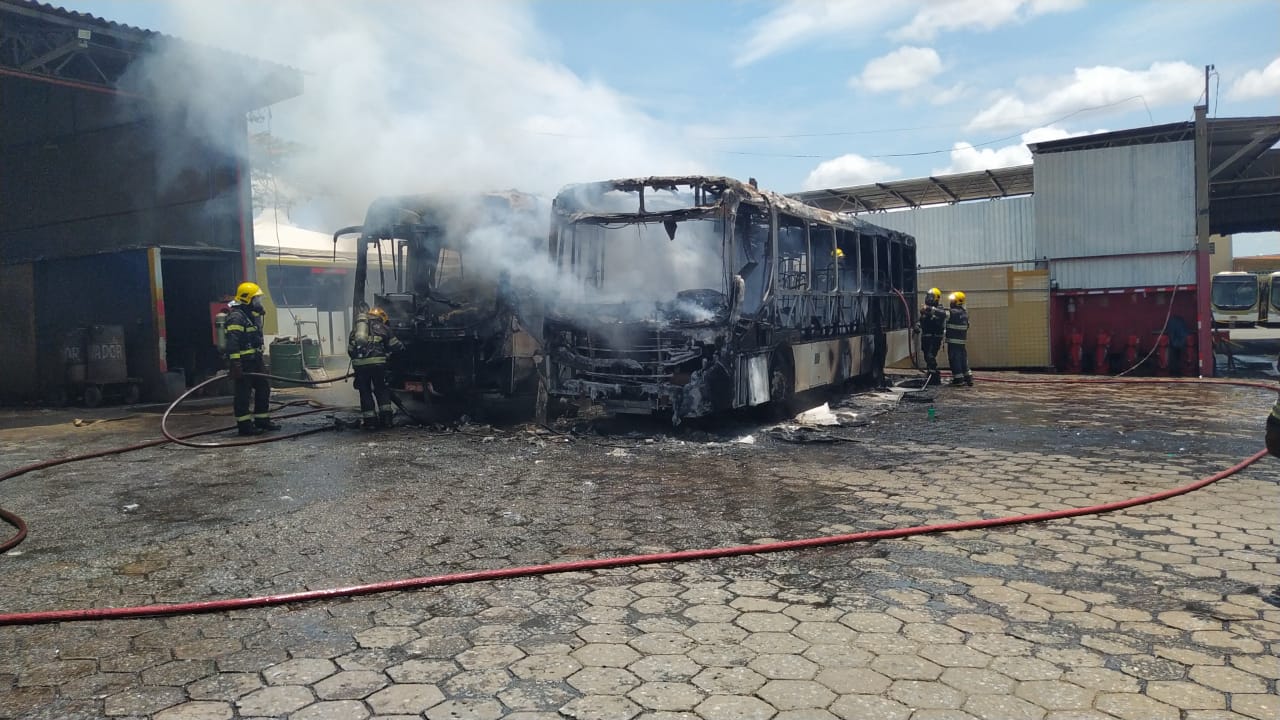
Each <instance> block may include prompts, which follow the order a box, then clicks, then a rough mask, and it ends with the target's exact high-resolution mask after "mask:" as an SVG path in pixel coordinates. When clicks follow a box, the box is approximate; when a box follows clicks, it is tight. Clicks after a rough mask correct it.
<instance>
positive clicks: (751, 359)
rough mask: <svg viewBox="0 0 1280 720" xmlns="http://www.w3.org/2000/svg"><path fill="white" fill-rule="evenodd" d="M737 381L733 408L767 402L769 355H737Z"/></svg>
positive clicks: (764, 353) (763, 353) (765, 353)
mask: <svg viewBox="0 0 1280 720" xmlns="http://www.w3.org/2000/svg"><path fill="white" fill-rule="evenodd" d="M737 381H738V382H737V386H738V392H737V396H736V397H735V398H734V399H733V406H734V407H753V406H756V405H762V404H764V403H767V402H769V353H768V352H762V353H756V354H755V355H739V356H738V372H737Z"/></svg>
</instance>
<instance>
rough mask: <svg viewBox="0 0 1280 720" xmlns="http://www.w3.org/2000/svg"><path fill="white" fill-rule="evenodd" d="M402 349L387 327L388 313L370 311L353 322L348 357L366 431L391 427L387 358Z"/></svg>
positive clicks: (376, 310)
mask: <svg viewBox="0 0 1280 720" xmlns="http://www.w3.org/2000/svg"><path fill="white" fill-rule="evenodd" d="M403 349H404V343H402V342H400V339H399V338H397V337H396V336H395V335H393V334H392V333H391V328H390V327H388V326H387V311H386V310H383V309H382V308H377V307H376V308H373V309H372V310H370V311H369V312H367V313H365V314H364V315H361V316H359V317H357V318H356V324H355V327H354V328H353V329H352V331H351V337H350V338H348V340H347V353H348V354H349V355H350V356H351V365H352V367H354V368H355V373H356V390H358V391H360V417H361V419H362V421H363V424H364V427H365V429H366V430H375V429H377V428H378V427H379V425H381V426H382V427H391V421H392V419H393V418H394V417H395V413H396V410H395V407H394V406H393V405H392V404H391V389H390V388H389V387H387V358H388V357H389V356H390V355H391V354H392V353H395V352H399V351H400V350H403Z"/></svg>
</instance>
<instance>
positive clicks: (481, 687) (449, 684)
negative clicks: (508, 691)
mask: <svg viewBox="0 0 1280 720" xmlns="http://www.w3.org/2000/svg"><path fill="white" fill-rule="evenodd" d="M510 684H511V674H510V673H509V672H507V671H506V670H505V669H503V668H489V669H485V670H464V671H462V672H460V673H458V674H457V675H454V676H453V677H451V678H449V679H448V680H445V681H444V685H443V686H442V689H443V690H444V691H445V693H446V694H447V695H451V696H461V697H469V698H476V697H491V696H493V695H496V694H497V693H499V692H502V690H503V689H505V688H506V687H507V686H508V685H510Z"/></svg>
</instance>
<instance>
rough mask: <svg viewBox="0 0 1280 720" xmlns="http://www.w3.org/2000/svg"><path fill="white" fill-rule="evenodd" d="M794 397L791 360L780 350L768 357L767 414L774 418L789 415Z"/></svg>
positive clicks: (780, 418) (782, 417)
mask: <svg viewBox="0 0 1280 720" xmlns="http://www.w3.org/2000/svg"><path fill="white" fill-rule="evenodd" d="M794 398H795V379H794V377H793V373H792V371H791V362H790V361H789V360H788V359H787V356H786V355H785V354H783V353H782V352H781V351H779V352H775V353H774V354H773V357H771V358H769V414H770V416H771V417H772V418H773V419H775V420H783V419H786V418H788V417H790V416H791V410H792V405H793V400H794Z"/></svg>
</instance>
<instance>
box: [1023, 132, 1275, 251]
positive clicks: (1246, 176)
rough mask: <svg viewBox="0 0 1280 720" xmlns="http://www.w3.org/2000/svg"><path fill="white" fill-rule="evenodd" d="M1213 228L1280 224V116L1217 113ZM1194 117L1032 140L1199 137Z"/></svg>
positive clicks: (1123, 141)
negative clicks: (1174, 121) (1221, 115)
mask: <svg viewBox="0 0 1280 720" xmlns="http://www.w3.org/2000/svg"><path fill="white" fill-rule="evenodd" d="M1208 128H1209V231H1210V232H1212V233H1217V234H1220V235H1231V234H1235V233H1245V232H1266V231H1269V230H1280V149H1274V148H1273V146H1274V145H1276V143H1277V142H1280V116H1265V117H1241V118H1212V119H1210V120H1209V121H1208ZM1195 133H1196V127H1195V123H1194V122H1181V123H1171V124H1168V125H1154V126H1151V127H1145V128H1136V129H1133V130H1121V131H1118V132H1110V133H1099V134H1097V135H1085V136H1082V137H1076V138H1067V139H1065V140H1053V141H1051V142H1043V143H1035V144H1032V145H1028V146H1027V147H1029V148H1031V153H1032V154H1033V155H1041V154H1045V153H1055V152H1070V151H1074V150H1095V149H1100V148H1110V147H1120V146H1124V145H1146V144H1150V143H1159V142H1180V141H1191V140H1194V139H1195Z"/></svg>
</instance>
